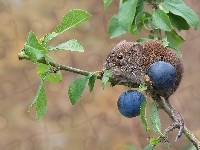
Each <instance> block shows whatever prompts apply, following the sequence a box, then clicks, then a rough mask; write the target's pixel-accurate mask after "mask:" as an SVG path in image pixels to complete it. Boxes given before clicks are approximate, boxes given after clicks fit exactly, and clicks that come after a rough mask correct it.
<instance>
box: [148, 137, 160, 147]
mask: <svg viewBox="0 0 200 150" xmlns="http://www.w3.org/2000/svg"><path fill="white" fill-rule="evenodd" d="M158 143H160V139H159V138H151V139H150V144H151V145H154V146H156V145H157V144H158Z"/></svg>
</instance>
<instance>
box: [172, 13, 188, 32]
mask: <svg viewBox="0 0 200 150" xmlns="http://www.w3.org/2000/svg"><path fill="white" fill-rule="evenodd" d="M168 16H169V19H170V21H171V24H172V25H173V26H174V27H175V28H177V29H178V30H189V29H190V25H189V24H188V23H187V21H186V20H185V19H183V18H182V17H180V16H177V15H174V14H172V13H171V12H169V13H168Z"/></svg>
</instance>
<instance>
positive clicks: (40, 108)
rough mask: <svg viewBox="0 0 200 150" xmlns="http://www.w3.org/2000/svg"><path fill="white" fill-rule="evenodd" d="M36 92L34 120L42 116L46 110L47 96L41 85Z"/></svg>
mask: <svg viewBox="0 0 200 150" xmlns="http://www.w3.org/2000/svg"><path fill="white" fill-rule="evenodd" d="M37 94H38V95H39V96H38V98H37V100H36V120H40V119H42V118H43V117H44V115H45V113H46V110H47V98H46V92H45V89H44V86H43V85H42V87H41V89H40V90H39V91H38V93H37Z"/></svg>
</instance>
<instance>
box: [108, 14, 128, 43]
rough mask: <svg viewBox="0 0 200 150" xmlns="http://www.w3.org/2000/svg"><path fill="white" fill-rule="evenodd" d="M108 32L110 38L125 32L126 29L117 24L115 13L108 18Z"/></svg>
mask: <svg viewBox="0 0 200 150" xmlns="http://www.w3.org/2000/svg"><path fill="white" fill-rule="evenodd" d="M108 32H109V34H110V38H111V39H112V38H115V37H118V36H120V35H122V34H124V33H126V30H124V28H123V27H121V26H120V25H119V21H118V16H116V15H115V16H113V17H112V18H111V19H110V22H109V25H108Z"/></svg>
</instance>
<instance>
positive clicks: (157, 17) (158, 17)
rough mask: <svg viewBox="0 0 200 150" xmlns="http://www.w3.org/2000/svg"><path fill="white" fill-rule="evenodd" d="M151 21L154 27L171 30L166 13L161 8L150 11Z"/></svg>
mask: <svg viewBox="0 0 200 150" xmlns="http://www.w3.org/2000/svg"><path fill="white" fill-rule="evenodd" d="M152 22H153V24H154V25H155V26H156V28H158V29H161V30H164V31H171V23H170V20H169V17H168V16H167V14H166V13H165V12H164V11H163V10H161V9H159V8H158V9H154V10H153V12H152Z"/></svg>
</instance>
